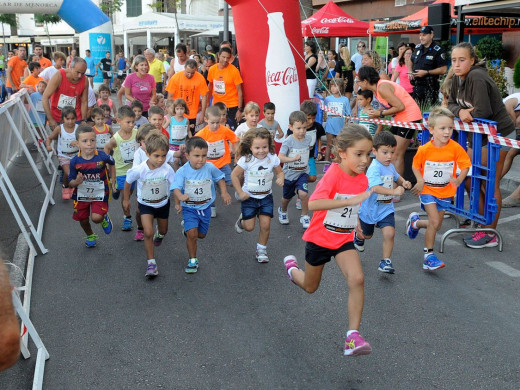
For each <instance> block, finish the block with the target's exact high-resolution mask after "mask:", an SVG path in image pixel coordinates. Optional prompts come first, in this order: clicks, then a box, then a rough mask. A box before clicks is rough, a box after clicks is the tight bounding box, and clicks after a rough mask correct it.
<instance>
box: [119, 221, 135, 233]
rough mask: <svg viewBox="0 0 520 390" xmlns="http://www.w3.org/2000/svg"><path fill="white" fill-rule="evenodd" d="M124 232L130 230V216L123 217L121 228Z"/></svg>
mask: <svg viewBox="0 0 520 390" xmlns="http://www.w3.org/2000/svg"><path fill="white" fill-rule="evenodd" d="M121 230H122V231H124V232H129V231H130V230H132V218H126V217H125V218H124V219H123V227H122V228H121Z"/></svg>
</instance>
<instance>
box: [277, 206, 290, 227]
mask: <svg viewBox="0 0 520 390" xmlns="http://www.w3.org/2000/svg"><path fill="white" fill-rule="evenodd" d="M278 222H280V223H281V224H282V225H288V224H289V216H288V215H287V212H284V211H282V208H281V207H278Z"/></svg>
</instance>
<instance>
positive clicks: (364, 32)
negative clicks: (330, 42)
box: [302, 1, 369, 37]
mask: <svg viewBox="0 0 520 390" xmlns="http://www.w3.org/2000/svg"><path fill="white" fill-rule="evenodd" d="M368 28H369V24H368V23H367V22H362V21H361V20H358V19H356V18H354V17H353V16H350V15H349V14H347V13H346V12H345V11H343V10H342V9H341V8H339V7H338V6H337V5H336V4H335V3H334V2H333V1H329V2H328V3H327V4H325V5H324V6H323V7H322V8H321V9H320V10H319V11H318V12H316V13H315V14H313V15H312V16H311V17H310V18H308V19H305V20H304V21H302V35H303V36H304V37H313V36H316V37H367V36H368Z"/></svg>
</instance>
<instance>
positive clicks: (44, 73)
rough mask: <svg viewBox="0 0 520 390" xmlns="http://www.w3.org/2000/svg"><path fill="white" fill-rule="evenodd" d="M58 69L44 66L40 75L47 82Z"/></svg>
mask: <svg viewBox="0 0 520 390" xmlns="http://www.w3.org/2000/svg"><path fill="white" fill-rule="evenodd" d="M58 71H59V69H56V68H55V67H54V66H49V67H48V68H45V69H44V70H42V72H41V73H40V75H39V76H40V77H43V78H44V79H45V81H46V82H49V80H50V79H52V76H54V75H55V74H56V73H58Z"/></svg>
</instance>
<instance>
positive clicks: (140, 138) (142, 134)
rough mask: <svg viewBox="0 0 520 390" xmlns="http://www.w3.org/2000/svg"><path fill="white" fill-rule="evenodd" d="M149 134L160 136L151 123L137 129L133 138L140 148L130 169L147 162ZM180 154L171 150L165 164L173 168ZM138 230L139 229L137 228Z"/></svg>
mask: <svg viewBox="0 0 520 390" xmlns="http://www.w3.org/2000/svg"><path fill="white" fill-rule="evenodd" d="M151 132H156V133H160V134H162V133H161V132H159V131H158V130H157V129H156V128H155V126H154V125H152V124H151V123H145V124H144V125H142V126H141V127H140V128H139V130H137V135H136V136H135V140H136V141H137V142H138V143H139V145H140V147H139V148H137V150H136V151H135V153H134V161H133V163H132V168H134V167H136V166H138V165H139V164H141V163H142V162H143V161H146V160H148V156H147V154H146V145H145V139H146V137H148V134H150V133H151ZM163 135H164V134H163ZM180 154H181V152H180V151H179V152H172V151H171V150H169V151H168V153H167V154H166V163H167V164H170V165H171V166H172V167H173V162H174V160H175V158H176V157H177V158H178V157H179V156H180ZM138 229H139V227H138ZM138 241H139V240H138Z"/></svg>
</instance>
